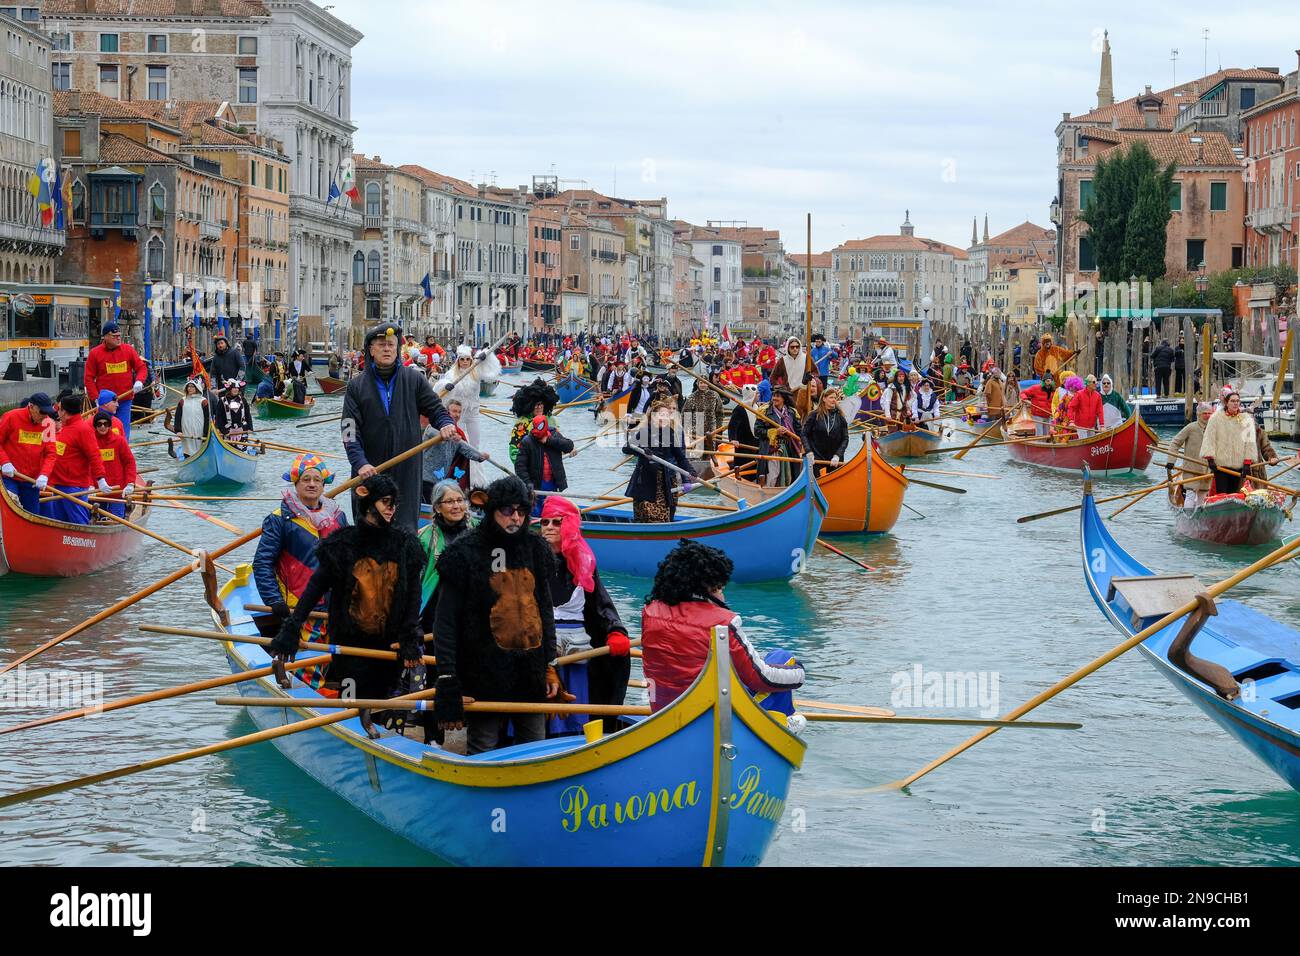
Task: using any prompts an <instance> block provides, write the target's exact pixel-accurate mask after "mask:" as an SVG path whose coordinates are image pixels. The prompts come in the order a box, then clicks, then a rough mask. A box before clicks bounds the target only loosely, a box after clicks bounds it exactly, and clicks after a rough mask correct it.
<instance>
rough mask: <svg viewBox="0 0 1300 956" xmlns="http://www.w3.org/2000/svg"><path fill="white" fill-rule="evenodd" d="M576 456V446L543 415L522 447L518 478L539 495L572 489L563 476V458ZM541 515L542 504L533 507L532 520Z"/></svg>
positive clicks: (520, 444) (537, 503) (520, 446)
mask: <svg viewBox="0 0 1300 956" xmlns="http://www.w3.org/2000/svg"><path fill="white" fill-rule="evenodd" d="M566 454H569V455H572V454H573V442H572V441H570V440H569V439H568V438H565V437H564V436H563V435H561V434H560V430H559V428H554V427H552V426H551V424H550V422H548V421H547V420H546V417H545V416H543V415H538V416H537V417H536V418H534V419H533V424H532V427H531V428H530V429H529V430H528V434H527V435H526V436H525V437H524V440H523V441H522V442H520V443H519V456H518V457H517V458H515V474H516V475H518V476H519V478H520V479H522V480H523V481H525V482H527V483H528V486H529V487H530V488H535V489H537V490H538V491H564V489H565V488H568V487H569V478H568V475H566V474H565V472H564V456H565V455H566ZM541 513H542V502H541V500H540V499H538V500H537V501H536V502H535V503H534V505H533V517H537V516H538V515H540V514H541Z"/></svg>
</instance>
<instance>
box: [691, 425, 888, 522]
mask: <svg viewBox="0 0 1300 956" xmlns="http://www.w3.org/2000/svg"><path fill="white" fill-rule="evenodd" d="M713 468H714V472H715V474H716V473H719V472H721V473H722V474H723V475H724V477H722V478H720V479H719V481H718V487H720V488H723V489H725V490H727V491H729V492H731V493H732V494H733V495H735V496H736V497H738V498H743V499H744V500H745V502H746V503H747V504H750V505H754V504H758V503H759V502H760V501H764V500H766V499H767V498H771V497H773V496H775V495H779V494H780V493H781V491H782V490H783V489H781V488H765V487H762V486H761V485H757V484H755V483H754V482H752V481H746V480H744V479H743V478H735V477H727V476H726V471H727V466H725V465H723V464H721V463H715V464H714V466H713ZM907 484H908V482H907V478H905V477H904V476H903V473H902V472H901V471H899V470H898V469H897V468H895V467H894V466H893V465H891V464H890V463H889V462H888V461H886V460H885V457H884V455H882V454H881V453H880V450H879V449H878V448H876V447H875V443H874V442H871V443H869V442H866V441H864V442H863V443H862V444H861V445H859V446H858V450H857V452H855V453H854V455H853V457H852V458H850V459H849V460H848V461H846V462H845V463H844V464H842V465H840V467H838V468H836V469H835V470H834V471H827V472H824V473H823V474H821V475H820V476H818V478H817V485H818V487H820V488H821V491H822V494H823V495H825V496H826V517H825V518H824V519H823V520H822V530H821V533H822V534H863V533H868V534H880V533H883V532H885V531H888V530H889V529H890V528H892V527H893V526H894V523H895V522H896V521H898V515H899V513H900V512H901V511H902V510H903V494H904V493H905V492H906V491H907Z"/></svg>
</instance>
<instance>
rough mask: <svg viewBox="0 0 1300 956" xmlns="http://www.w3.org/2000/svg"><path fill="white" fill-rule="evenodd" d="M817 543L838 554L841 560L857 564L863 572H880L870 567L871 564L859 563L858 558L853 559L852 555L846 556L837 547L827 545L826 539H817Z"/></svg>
mask: <svg viewBox="0 0 1300 956" xmlns="http://www.w3.org/2000/svg"><path fill="white" fill-rule="evenodd" d="M817 543H818V544H820V545H821V546H822V547H823V548H825V549H826V550H827V551H830V552H833V553H834V554H838V555H839V556H840V557H841V558H844V559H845V560H846V561H852V562H853V563H854V564H856V565H857V566H858V567H860V568H862V570H864V571H879V570H880V569H879V568H873V567H872V566H871V565H869V564H864V563H863V562H861V561H859V560H858V559H857V558H855V557H853V555H851V554H845V553H844V552H843V551H841V550H840V549H839V548H837V547H835V545H833V544H827V543H826V541H825V539H823V538H818V539H817Z"/></svg>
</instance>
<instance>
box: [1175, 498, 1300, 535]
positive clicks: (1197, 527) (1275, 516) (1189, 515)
mask: <svg viewBox="0 0 1300 956" xmlns="http://www.w3.org/2000/svg"><path fill="white" fill-rule="evenodd" d="M1181 490H1182V489H1173V488H1171V489H1169V491H1170V495H1169V506H1170V510H1171V511H1173V513H1174V528H1175V530H1177V532H1178V533H1179V534H1181V535H1186V536H1187V537H1189V538H1197V539H1199V540H1201V541H1212V542H1214V543H1215V544H1267V543H1268V542H1269V541H1276V540H1277V539H1278V538H1280V537H1281V536H1282V522H1283V521H1288V520H1290V518H1291V514H1290V512H1288V511H1287V510H1286V499H1285V498H1284V497H1283V496H1282V495H1279V494H1277V493H1275V492H1271V491H1269V490H1267V489H1265V488H1259V489H1255V490H1253V491H1249V492H1240V491H1238V492H1236V493H1235V494H1226V495H1210V497H1209V498H1208V499H1206V500H1205V501H1203V502H1201V504H1200V505H1199V506H1198V507H1196V508H1190V509H1189V508H1184V507H1183V502H1182V500H1181V499H1182V496H1181V495H1179V494H1177V492H1178V491H1181Z"/></svg>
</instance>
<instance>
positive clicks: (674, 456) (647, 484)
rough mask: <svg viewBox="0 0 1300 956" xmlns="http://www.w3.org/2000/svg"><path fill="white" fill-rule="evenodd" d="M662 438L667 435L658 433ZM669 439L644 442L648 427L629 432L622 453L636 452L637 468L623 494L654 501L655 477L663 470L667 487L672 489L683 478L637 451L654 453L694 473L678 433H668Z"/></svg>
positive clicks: (633, 498)
mask: <svg viewBox="0 0 1300 956" xmlns="http://www.w3.org/2000/svg"><path fill="white" fill-rule="evenodd" d="M655 437H658V438H662V437H664V436H655ZM668 438H669V441H668V442H667V443H665V444H661V445H647V444H643V442H645V441H646V440H647V430H646V429H645V428H644V426H643V427H642V428H638V429H637V430H636V431H634V432H632V433H631V434H629V435H628V443H627V444H626V445H624V446H623V454H625V455H636V458H635V461H636V467H635V468H633V469H632V478H631V479H630V480H629V481H628V483H627V490H626V491H625V492H624V494H625V495H626V496H627V497H628V498H631V499H632V500H633V501H654V500H655V497H656V492H657V490H658V482H657V480H656V477H657V476H658V474H659V473H660V472H663V473H664V486H665V487H667V488H672V486H673V480H674V479H675V478H678V477H681V476H679V475H678V474H677V472H675V471H673V470H672V469H671V468H665V467H664V466H663V465H661V464H659V463H658V462H653V461H651V460H650V459H649V458H646V457H643V456H642V455H640V454H637V452H638V451H642V452H644V453H645V454H646V455H655V456H657V457H659V458H662V459H663V460H664V461H667V462H671V463H672V464H674V465H676V466H677V467H678V468H680V469H682V470H683V471H685V472H687V473H688V474H691V475H694V474H695V469H693V468H692V467H691V463H690V461H689V460H688V459H687V458H686V449H685V448H683V447H682V444H681V442H680V441H678V440H677V438H678V436H677V435H676V434H675V433H672V434H670V435H669V436H668Z"/></svg>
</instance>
